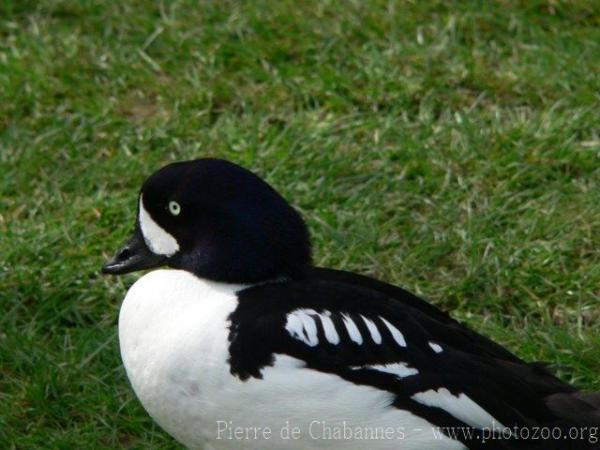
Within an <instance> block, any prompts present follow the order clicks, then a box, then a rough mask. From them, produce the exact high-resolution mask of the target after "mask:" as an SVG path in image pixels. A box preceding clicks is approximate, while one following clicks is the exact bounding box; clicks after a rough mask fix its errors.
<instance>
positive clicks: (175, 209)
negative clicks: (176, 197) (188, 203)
mask: <svg viewBox="0 0 600 450" xmlns="http://www.w3.org/2000/svg"><path fill="white" fill-rule="evenodd" d="M169 212H170V213H171V214H172V215H174V216H178V215H179V213H180V212H181V206H179V203H177V202H176V201H173V200H171V201H170V202H169Z"/></svg>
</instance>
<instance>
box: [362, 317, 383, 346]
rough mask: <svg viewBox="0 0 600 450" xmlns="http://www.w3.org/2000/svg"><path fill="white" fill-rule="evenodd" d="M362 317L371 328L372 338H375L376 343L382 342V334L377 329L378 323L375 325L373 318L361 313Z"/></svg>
mask: <svg viewBox="0 0 600 450" xmlns="http://www.w3.org/2000/svg"><path fill="white" fill-rule="evenodd" d="M360 317H362V320H363V322H365V325H366V326H367V328H368V329H369V333H371V339H373V342H375V343H376V344H381V334H380V333H379V330H378V329H377V325H375V323H374V322H373V321H372V320H371V319H367V318H366V317H365V316H363V315H362V314H361V315H360Z"/></svg>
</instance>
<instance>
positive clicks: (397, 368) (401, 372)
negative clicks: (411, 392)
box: [352, 362, 419, 378]
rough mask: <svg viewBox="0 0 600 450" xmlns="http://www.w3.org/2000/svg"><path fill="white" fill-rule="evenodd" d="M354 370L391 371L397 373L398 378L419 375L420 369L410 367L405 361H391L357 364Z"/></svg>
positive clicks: (393, 373)
mask: <svg viewBox="0 0 600 450" xmlns="http://www.w3.org/2000/svg"><path fill="white" fill-rule="evenodd" d="M352 369H354V370H358V369H372V370H377V371H379V372H385V373H390V374H392V375H395V376H396V377H397V378H406V377H410V376H412V375H417V374H418V373H419V371H418V370H417V369H415V368H414V367H408V364H406V363H405V362H399V363H390V364H375V365H371V366H356V367H352Z"/></svg>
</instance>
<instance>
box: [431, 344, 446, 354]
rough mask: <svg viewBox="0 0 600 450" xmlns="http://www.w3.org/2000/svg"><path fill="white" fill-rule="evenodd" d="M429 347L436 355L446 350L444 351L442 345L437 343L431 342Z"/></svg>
mask: <svg viewBox="0 0 600 450" xmlns="http://www.w3.org/2000/svg"><path fill="white" fill-rule="evenodd" d="M429 346H430V347H431V349H432V350H433V351H434V352H436V353H442V352H443V351H444V349H442V346H441V345H440V344H436V343H435V342H430V343H429Z"/></svg>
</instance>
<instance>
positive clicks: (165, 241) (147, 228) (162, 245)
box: [139, 195, 179, 256]
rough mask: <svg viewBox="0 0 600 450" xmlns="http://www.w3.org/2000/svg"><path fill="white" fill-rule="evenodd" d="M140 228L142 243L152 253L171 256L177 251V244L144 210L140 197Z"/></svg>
mask: <svg viewBox="0 0 600 450" xmlns="http://www.w3.org/2000/svg"><path fill="white" fill-rule="evenodd" d="M139 221H140V228H141V229H142V234H143V235H144V241H145V242H146V245H147V246H148V248H150V250H152V252H154V253H156V254H157V255H165V256H172V255H174V254H175V253H177V251H178V250H179V244H178V242H177V239H175V238H174V237H173V236H172V235H171V234H169V233H168V232H167V231H165V230H164V228H162V227H161V226H160V225H159V224H157V223H156V222H155V221H154V220H153V219H152V217H151V216H150V214H149V213H148V211H146V208H144V202H143V200H142V196H141V195H140V212H139Z"/></svg>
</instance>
